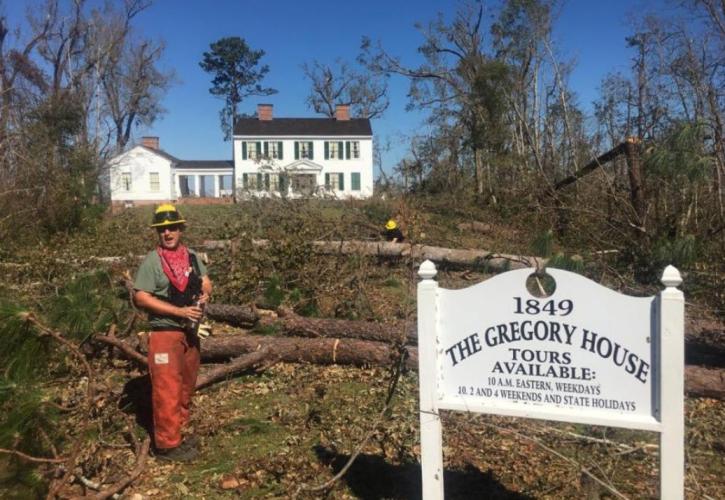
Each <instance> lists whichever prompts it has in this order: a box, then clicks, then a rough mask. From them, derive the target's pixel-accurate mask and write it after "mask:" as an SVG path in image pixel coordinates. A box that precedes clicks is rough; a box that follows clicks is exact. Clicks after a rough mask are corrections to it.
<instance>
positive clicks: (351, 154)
mask: <svg viewBox="0 0 725 500" xmlns="http://www.w3.org/2000/svg"><path fill="white" fill-rule="evenodd" d="M345 149H346V150H345V158H347V159H348V160H349V159H351V158H352V159H353V160H355V159H358V158H360V141H347V142H346V143H345Z"/></svg>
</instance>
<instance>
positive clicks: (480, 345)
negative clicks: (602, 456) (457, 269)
mask: <svg viewBox="0 0 725 500" xmlns="http://www.w3.org/2000/svg"><path fill="white" fill-rule="evenodd" d="M534 271H535V270H534V269H521V270H517V271H510V272H507V273H503V274H500V275H498V276H496V277H494V278H491V279H489V280H487V281H485V282H483V283H479V284H477V285H474V286H472V287H470V288H467V289H463V290H445V289H440V288H438V286H437V283H436V282H435V281H433V280H432V278H433V276H435V273H436V271H435V266H434V265H433V264H432V263H431V262H430V261H426V262H424V263H423V265H421V268H420V271H419V274H420V276H421V277H422V278H423V281H421V282H420V284H419V287H418V335H419V339H418V342H419V363H420V390H421V395H420V400H421V408H420V409H421V455H422V457H421V462H422V464H421V465H422V469H423V491H424V498H425V499H426V500H428V499H439V498H440V499H442V498H443V475H442V454H441V452H440V446H442V442H441V437H440V432H441V429H440V420H439V417H438V410H440V409H450V410H461V411H473V412H480V413H494V414H498V415H511V416H521V417H529V418H541V419H547V420H559V421H566V422H577V423H586V424H595V425H610V426H616V427H627V428H633V429H644V430H650V431H657V432H660V433H661V437H662V439H661V443H662V471H661V473H662V482H661V490H662V497H663V498H682V494H683V486H684V482H683V481H684V476H683V474H684V465H683V445H684V436H683V432H684V429H683V428H684V408H683V397H684V380H683V372H684V340H683V331H684V298H683V296H682V293H681V292H680V291H679V290H677V289H676V288H674V287H676V286H677V285H679V284H680V282H681V279H680V276H679V272H677V270H676V269H675V268H674V267H671V266H670V267H668V269H667V270H665V274H664V275H663V283H664V284H665V285H667V286H668V287H670V288H667V289H666V290H664V291H663V292H662V293H661V294H660V295H658V296H655V297H644V298H641V297H629V296H625V295H622V294H620V293H617V292H614V291H612V290H610V289H608V288H605V287H603V286H601V285H599V284H597V283H595V282H593V281H591V280H589V279H587V278H584V277H582V276H580V275H577V274H574V273H571V272H568V271H562V270H558V269H549V270H547V272H548V273H549V274H550V275H551V276H552V277H553V278H554V280H555V281H556V289H555V291H554V292H553V294H552V295H551V296H549V297H546V298H537V297H534V296H533V295H531V294H530V293H529V292H528V291H527V289H526V280H527V278H528V277H529V276H530V275H531V274H532V273H533V272H534ZM660 360H666V362H665V363H661V362H660ZM663 364H664V365H665V366H667V373H666V374H664V373H662V370H661V369H660V367H661V366H662V365H663ZM666 469H667V470H666Z"/></svg>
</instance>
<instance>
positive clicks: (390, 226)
mask: <svg viewBox="0 0 725 500" xmlns="http://www.w3.org/2000/svg"><path fill="white" fill-rule="evenodd" d="M396 227H398V223H397V222H395V221H394V220H393V219H390V220H389V221H388V222H387V223H386V224H385V229H388V230H393V229H395V228H396Z"/></svg>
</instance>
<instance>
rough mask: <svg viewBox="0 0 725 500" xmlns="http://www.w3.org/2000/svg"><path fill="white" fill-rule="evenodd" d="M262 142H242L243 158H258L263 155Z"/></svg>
mask: <svg viewBox="0 0 725 500" xmlns="http://www.w3.org/2000/svg"><path fill="white" fill-rule="evenodd" d="M261 153H262V143H261V142H254V141H247V142H243V143H242V160H256V159H258V158H259V157H260V156H261Z"/></svg>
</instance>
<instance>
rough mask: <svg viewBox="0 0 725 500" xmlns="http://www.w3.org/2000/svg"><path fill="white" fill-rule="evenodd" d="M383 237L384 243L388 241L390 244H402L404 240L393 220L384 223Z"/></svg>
mask: <svg viewBox="0 0 725 500" xmlns="http://www.w3.org/2000/svg"><path fill="white" fill-rule="evenodd" d="M383 236H385V241H390V242H392V243H402V242H403V240H404V239H405V237H404V236H403V232H402V231H401V230H400V228H399V227H398V223H397V222H395V220H394V219H390V220H388V222H387V223H385V232H384V233H383Z"/></svg>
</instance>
